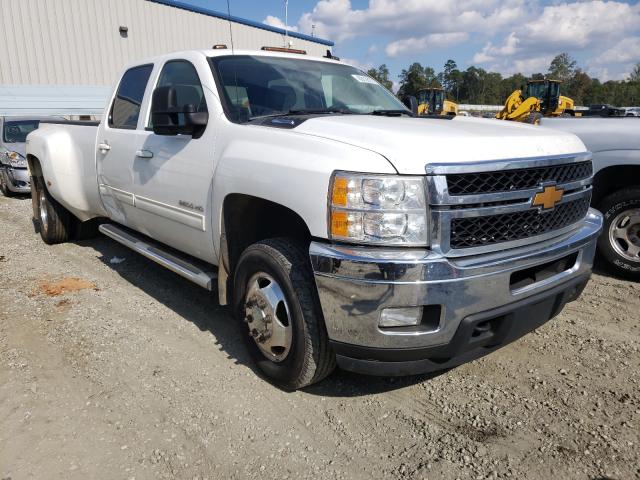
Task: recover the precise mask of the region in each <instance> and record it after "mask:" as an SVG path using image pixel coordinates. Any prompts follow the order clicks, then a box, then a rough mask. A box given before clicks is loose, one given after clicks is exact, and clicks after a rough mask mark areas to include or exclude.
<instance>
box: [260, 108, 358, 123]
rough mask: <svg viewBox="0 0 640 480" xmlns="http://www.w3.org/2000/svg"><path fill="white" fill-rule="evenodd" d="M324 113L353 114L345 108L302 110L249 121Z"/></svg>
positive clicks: (261, 116)
mask: <svg viewBox="0 0 640 480" xmlns="http://www.w3.org/2000/svg"><path fill="white" fill-rule="evenodd" d="M324 113H342V114H349V113H353V112H352V111H351V110H347V109H345V108H303V109H293V110H289V111H288V112H280V113H272V114H270V115H260V116H257V117H251V120H259V119H261V118H276V117H288V116H290V115H316V114H324Z"/></svg>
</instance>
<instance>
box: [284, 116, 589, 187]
mask: <svg viewBox="0 0 640 480" xmlns="http://www.w3.org/2000/svg"><path fill="white" fill-rule="evenodd" d="M295 131H296V132H299V133H304V134H307V135H314V136H318V137H322V138H327V139H331V140H336V141H339V142H343V143H348V144H351V145H356V146H358V147H361V148H365V149H368V150H372V151H375V152H377V153H379V154H381V155H383V156H384V157H386V158H387V160H389V162H391V164H392V165H393V166H394V167H395V168H396V170H397V171H398V173H401V174H412V175H420V174H424V173H425V166H426V165H428V164H436V163H437V164H440V163H458V164H459V163H470V162H478V161H483V160H504V159H515V158H527V157H540V156H547V155H561V154H571V153H579V152H584V151H585V150H586V148H585V146H584V144H583V143H582V141H581V140H580V139H579V138H578V137H576V136H575V135H573V134H570V133H565V132H561V131H557V130H551V129H546V128H542V127H539V126H534V125H525V124H522V123H516V122H507V121H504V120H492V119H481V118H471V117H462V116H458V117H455V118H453V119H446V118H443V119H439V118H436V119H434V118H426V117H425V118H411V117H379V116H373V115H332V116H323V117H315V118H311V119H308V120H307V121H305V122H303V123H302V124H301V125H299V126H298V127H296V128H295Z"/></svg>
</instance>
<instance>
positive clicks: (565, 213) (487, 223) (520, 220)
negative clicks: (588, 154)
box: [451, 196, 591, 248]
mask: <svg viewBox="0 0 640 480" xmlns="http://www.w3.org/2000/svg"><path fill="white" fill-rule="evenodd" d="M590 200H591V196H588V197H582V198H579V199H578V200H573V201H571V202H567V203H563V204H562V205H559V206H558V207H556V208H554V209H553V210H551V211H548V212H545V211H538V209H529V210H525V211H523V212H514V213H503V214H500V215H487V216H483V217H471V218H454V219H453V221H452V223H451V247H452V248H470V247H481V246H485V245H494V244H497V243H503V242H511V241H514V240H522V239H524V238H529V237H534V236H537V235H542V234H544V233H548V232H551V231H554V230H558V229H560V228H563V227H566V226H567V225H572V224H574V223H576V222H577V221H578V220H580V219H582V218H584V217H585V216H586V215H587V211H588V210H589V204H590Z"/></svg>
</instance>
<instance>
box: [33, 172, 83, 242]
mask: <svg viewBox="0 0 640 480" xmlns="http://www.w3.org/2000/svg"><path fill="white" fill-rule="evenodd" d="M34 180H35V182H34V183H33V186H34V187H35V188H34V192H33V195H36V197H35V202H36V203H39V202H40V195H39V194H40V189H42V190H43V191H44V195H45V196H46V197H47V202H48V204H49V211H48V217H49V225H48V228H47V229H46V230H45V228H44V227H43V225H40V229H39V230H40V236H41V237H42V240H43V241H44V242H45V243H46V244H48V245H55V244H58V243H65V242H68V241H69V240H70V239H71V233H72V232H73V223H74V219H75V217H73V215H71V212H69V211H68V210H67V209H66V208H64V207H63V206H62V205H60V204H59V203H58V202H57V201H56V199H54V198H53V197H52V196H51V194H49V191H48V190H47V187H46V186H45V184H44V178H43V177H34ZM38 221H40V219H38Z"/></svg>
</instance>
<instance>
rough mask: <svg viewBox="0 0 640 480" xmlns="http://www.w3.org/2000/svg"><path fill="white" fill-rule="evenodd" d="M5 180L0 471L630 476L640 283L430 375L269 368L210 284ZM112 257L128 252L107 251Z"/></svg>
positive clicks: (594, 294) (602, 278)
mask: <svg viewBox="0 0 640 480" xmlns="http://www.w3.org/2000/svg"><path fill="white" fill-rule="evenodd" d="M30 209H31V205H30V200H29V199H26V198H13V199H6V198H4V197H0V320H1V321H0V478H2V479H8V478H11V479H13V480H17V479H23V478H65V479H76V478H77V479H86V478H114V479H120V478H123V479H128V478H136V479H147V478H148V479H173V478H179V479H184V478H187V479H193V478H198V479H205V478H208V479H214V478H237V479H240V478H254V477H259V478H279V479H286V478H292V479H301V478H313V479H324V478H328V479H360V478H362V479H371V478H385V479H387V478H406V479H422V478H429V479H456V478H460V479H467V478H479V479H480V478H505V477H510V478H517V479H524V478H545V479H547V478H558V479H570V478H577V479H603V478H611V479H632V478H640V448H639V446H640V388H639V376H638V372H639V368H638V367H639V366H640V352H639V348H640V327H639V319H640V284H637V283H632V282H626V281H622V280H618V279H615V278H611V277H609V276H606V275H604V274H596V275H594V278H593V280H592V282H591V283H590V284H589V286H588V287H587V289H586V291H585V293H584V295H583V297H582V298H581V299H580V300H579V301H577V302H574V303H572V304H570V305H568V307H567V308H566V309H565V311H564V312H563V313H562V314H561V315H560V316H559V317H557V318H556V319H555V320H553V321H552V322H549V323H548V324H546V325H545V326H543V327H542V328H540V329H539V330H537V331H536V332H534V333H532V334H530V335H528V336H526V337H525V338H523V339H521V340H520V341H518V342H516V343H514V344H512V345H510V346H508V347H506V348H504V349H502V350H500V351H498V352H496V353H494V354H492V355H490V356H489V357H485V358H484V359H481V360H478V361H475V362H472V363H470V364H467V365H463V366H461V367H459V368H457V369H455V370H452V371H449V372H447V373H444V374H441V375H439V376H435V377H425V376H421V377H410V378H402V379H385V378H372V377H361V376H356V375H351V374H347V373H343V372H336V373H335V374H333V375H332V376H331V377H330V378H329V379H327V380H325V381H324V382H322V383H321V384H319V385H315V386H313V387H310V388H308V389H306V390H304V391H299V392H295V393H286V392H283V391H280V390H278V389H277V388H275V387H273V386H271V385H270V384H269V383H267V382H266V381H264V380H263V379H261V378H260V377H259V376H258V375H257V374H256V372H255V371H253V369H252V366H251V364H250V362H249V359H248V357H247V354H246V353H245V351H244V347H243V345H242V341H241V338H240V335H239V332H238V330H237V329H236V326H235V325H234V324H233V322H232V319H231V317H230V315H229V312H228V310H227V309H226V308H223V307H220V306H219V305H218V304H217V302H216V300H215V298H214V296H213V295H211V294H210V293H209V292H206V291H204V290H201V289H200V288H199V287H197V286H194V285H192V284H190V283H188V282H187V281H185V280H183V279H181V278H179V277H177V276H176V275H174V274H172V273H171V272H169V271H165V270H163V269H162V268H161V267H158V266H156V265H155V264H153V263H151V262H149V261H147V260H145V259H143V258H142V257H139V256H137V255H136V254H134V253H133V252H130V251H128V250H126V249H125V248H124V247H121V246H119V245H117V244H116V243H114V242H112V241H111V240H108V239H106V238H96V239H94V240H90V241H83V242H78V243H71V244H66V245H58V246H54V247H48V246H46V245H45V244H44V243H42V242H41V241H40V238H39V236H37V235H36V234H34V232H33V228H32V225H31V222H30ZM113 257H120V258H124V259H125V260H124V261H123V262H121V263H117V264H112V263H111V260H112V259H113Z"/></svg>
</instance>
